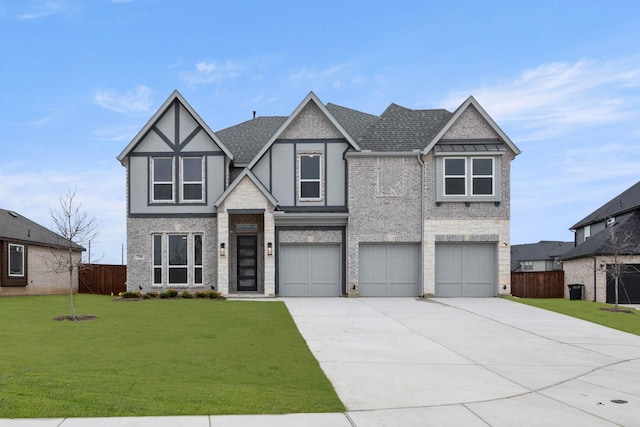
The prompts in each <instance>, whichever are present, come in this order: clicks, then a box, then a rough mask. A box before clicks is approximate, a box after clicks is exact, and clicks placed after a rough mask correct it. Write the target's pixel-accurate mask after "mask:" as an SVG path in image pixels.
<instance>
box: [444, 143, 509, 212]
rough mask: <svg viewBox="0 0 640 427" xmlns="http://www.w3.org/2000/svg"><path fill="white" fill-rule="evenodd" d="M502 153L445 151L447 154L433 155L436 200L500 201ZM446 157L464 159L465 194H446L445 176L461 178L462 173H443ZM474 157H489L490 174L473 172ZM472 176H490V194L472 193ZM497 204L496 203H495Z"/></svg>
mask: <svg viewBox="0 0 640 427" xmlns="http://www.w3.org/2000/svg"><path fill="white" fill-rule="evenodd" d="M501 157H502V155H501V154H497V155H491V154H483V155H477V153H476V154H475V155H474V154H471V153H465V154H462V153H460V154H453V153H447V155H442V156H436V157H435V166H436V168H435V170H436V183H437V184H436V202H438V203H440V202H495V203H498V202H500V201H501V194H502V192H501V190H500V189H501V188H502V185H503V183H502V177H501V175H500V174H501V172H500V171H501V167H500V165H501V162H502V158H501ZM448 159H464V160H465V176H464V178H465V194H464V195H463V194H446V178H449V177H458V178H462V175H445V170H446V168H445V164H446V161H447V160H448ZM475 159H490V160H491V166H492V175H491V176H489V175H474V174H473V161H474V160H475ZM474 178H491V179H492V182H491V188H492V194H473V180H474ZM496 206H497V205H496Z"/></svg>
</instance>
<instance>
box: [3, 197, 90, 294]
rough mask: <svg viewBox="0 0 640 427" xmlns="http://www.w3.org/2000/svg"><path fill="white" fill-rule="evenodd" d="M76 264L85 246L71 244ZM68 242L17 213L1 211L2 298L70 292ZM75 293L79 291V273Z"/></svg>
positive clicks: (74, 278)
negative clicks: (64, 263)
mask: <svg viewBox="0 0 640 427" xmlns="http://www.w3.org/2000/svg"><path fill="white" fill-rule="evenodd" d="M71 247H72V259H73V260H74V263H75V264H78V263H79V262H80V259H81V257H82V251H84V248H83V247H82V246H79V245H76V244H75V243H71ZM68 249H69V241H68V240H65V239H64V238H63V237H61V236H59V235H58V234H56V233H54V232H53V231H51V230H49V229H47V228H45V227H43V226H41V225H39V224H37V223H35V222H33V221H31V220H30V219H28V218H25V217H23V216H22V215H20V214H18V213H16V212H14V211H7V210H4V209H0V270H1V271H0V295H42V294H64V293H68V292H69V269H68V263H67V264H66V266H65V265H62V266H61V263H60V260H65V261H66V260H67V259H68ZM72 283H73V285H72V286H73V289H74V291H77V290H78V274H77V269H74V272H73V280H72Z"/></svg>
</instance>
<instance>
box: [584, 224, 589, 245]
mask: <svg viewBox="0 0 640 427" xmlns="http://www.w3.org/2000/svg"><path fill="white" fill-rule="evenodd" d="M590 237H591V226H590V225H585V227H584V241H585V242H586V241H587V240H589V238H590Z"/></svg>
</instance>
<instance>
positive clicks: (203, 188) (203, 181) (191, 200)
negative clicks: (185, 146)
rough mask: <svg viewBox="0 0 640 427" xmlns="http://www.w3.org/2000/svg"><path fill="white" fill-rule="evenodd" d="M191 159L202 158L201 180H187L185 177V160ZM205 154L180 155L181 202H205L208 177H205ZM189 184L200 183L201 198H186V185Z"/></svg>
mask: <svg viewBox="0 0 640 427" xmlns="http://www.w3.org/2000/svg"><path fill="white" fill-rule="evenodd" d="M189 159H199V160H200V181H187V180H185V178H184V171H185V167H184V161H185V160H189ZM205 159H206V157H204V156H181V157H180V203H204V201H205V194H206V186H205V183H206V179H205V170H206V169H205V161H206V160H205ZM189 184H199V185H200V198H199V199H185V198H184V195H185V191H184V187H185V185H189Z"/></svg>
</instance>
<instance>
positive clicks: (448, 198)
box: [118, 91, 520, 296]
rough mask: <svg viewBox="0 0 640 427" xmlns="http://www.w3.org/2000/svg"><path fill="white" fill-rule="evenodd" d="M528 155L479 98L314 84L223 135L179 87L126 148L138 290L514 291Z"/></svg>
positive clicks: (132, 284) (123, 157)
mask: <svg viewBox="0 0 640 427" xmlns="http://www.w3.org/2000/svg"><path fill="white" fill-rule="evenodd" d="M519 153H520V151H519V150H518V148H517V147H516V146H515V144H514V143H513V142H512V141H511V140H510V139H509V138H508V137H507V135H505V134H504V132H503V131H502V130H501V129H500V128H499V127H498V126H497V125H496V123H495V122H494V121H493V120H492V119H491V117H489V115H488V114H487V113H486V112H485V111H484V109H483V108H482V107H481V106H480V105H479V104H478V102H477V101H476V100H475V99H474V98H473V97H469V98H468V99H467V100H466V101H465V102H464V103H463V104H462V105H460V107H459V108H457V109H456V110H455V111H454V112H449V111H446V110H443V109H436V110H411V109H407V108H403V107H400V106H398V105H395V104H391V105H390V106H389V107H388V108H387V109H386V110H385V111H384V112H383V113H382V114H381V115H380V116H375V115H371V114H367V113H363V112H360V111H356V110H352V109H349V108H345V107H342V106H338V105H335V104H326V105H325V104H323V103H322V102H320V100H319V99H318V97H317V96H316V95H315V94H314V93H313V92H311V93H309V94H308V95H307V96H306V97H305V98H304V99H303V100H302V102H301V103H300V104H299V105H298V106H297V107H296V108H295V110H294V111H293V112H292V113H291V114H290V115H289V116H285V117H280V116H277V117H274V116H267V117H255V118H254V119H252V120H248V121H246V122H243V123H240V124H238V125H235V126H232V127H229V128H226V129H223V130H220V131H217V132H213V131H212V130H211V129H210V128H209V127H208V126H207V124H206V123H205V122H204V121H203V120H202V118H200V116H199V115H198V114H197V113H196V112H195V110H194V109H193V108H192V107H191V106H190V105H189V104H188V103H187V101H186V100H185V99H184V98H183V97H182V95H181V94H180V93H178V92H177V91H175V92H174V93H173V94H171V96H170V97H169V98H168V99H167V100H166V101H165V103H164V104H163V105H162V106H161V107H160V108H159V109H158V111H157V112H156V113H155V114H154V115H153V117H151V119H150V120H149V122H148V123H147V124H146V125H145V126H144V127H143V128H142V130H141V131H140V132H139V133H138V135H137V136H136V137H135V138H134V139H133V140H132V141H131V142H130V143H129V144H128V146H127V147H126V148H125V149H124V150H123V151H122V153H121V154H120V155H119V156H118V160H119V161H120V162H121V163H122V165H123V166H125V167H126V169H127V253H128V255H127V258H128V262H127V264H128V267H127V274H128V277H127V286H128V289H130V290H138V289H142V290H143V291H145V292H146V291H152V290H162V289H166V288H175V289H180V290H182V289H187V290H190V291H197V290H205V289H216V290H218V291H220V292H221V293H223V294H224V295H236V296H241V295H244V296H251V295H258V296H277V295H279V296H340V295H345V294H347V293H351V294H356V293H358V294H359V295H361V296H419V295H437V296H496V295H498V294H509V293H510V253H509V233H510V230H509V228H510V163H511V161H512V160H513V159H514V158H515V156H516V155H517V154H519Z"/></svg>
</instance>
